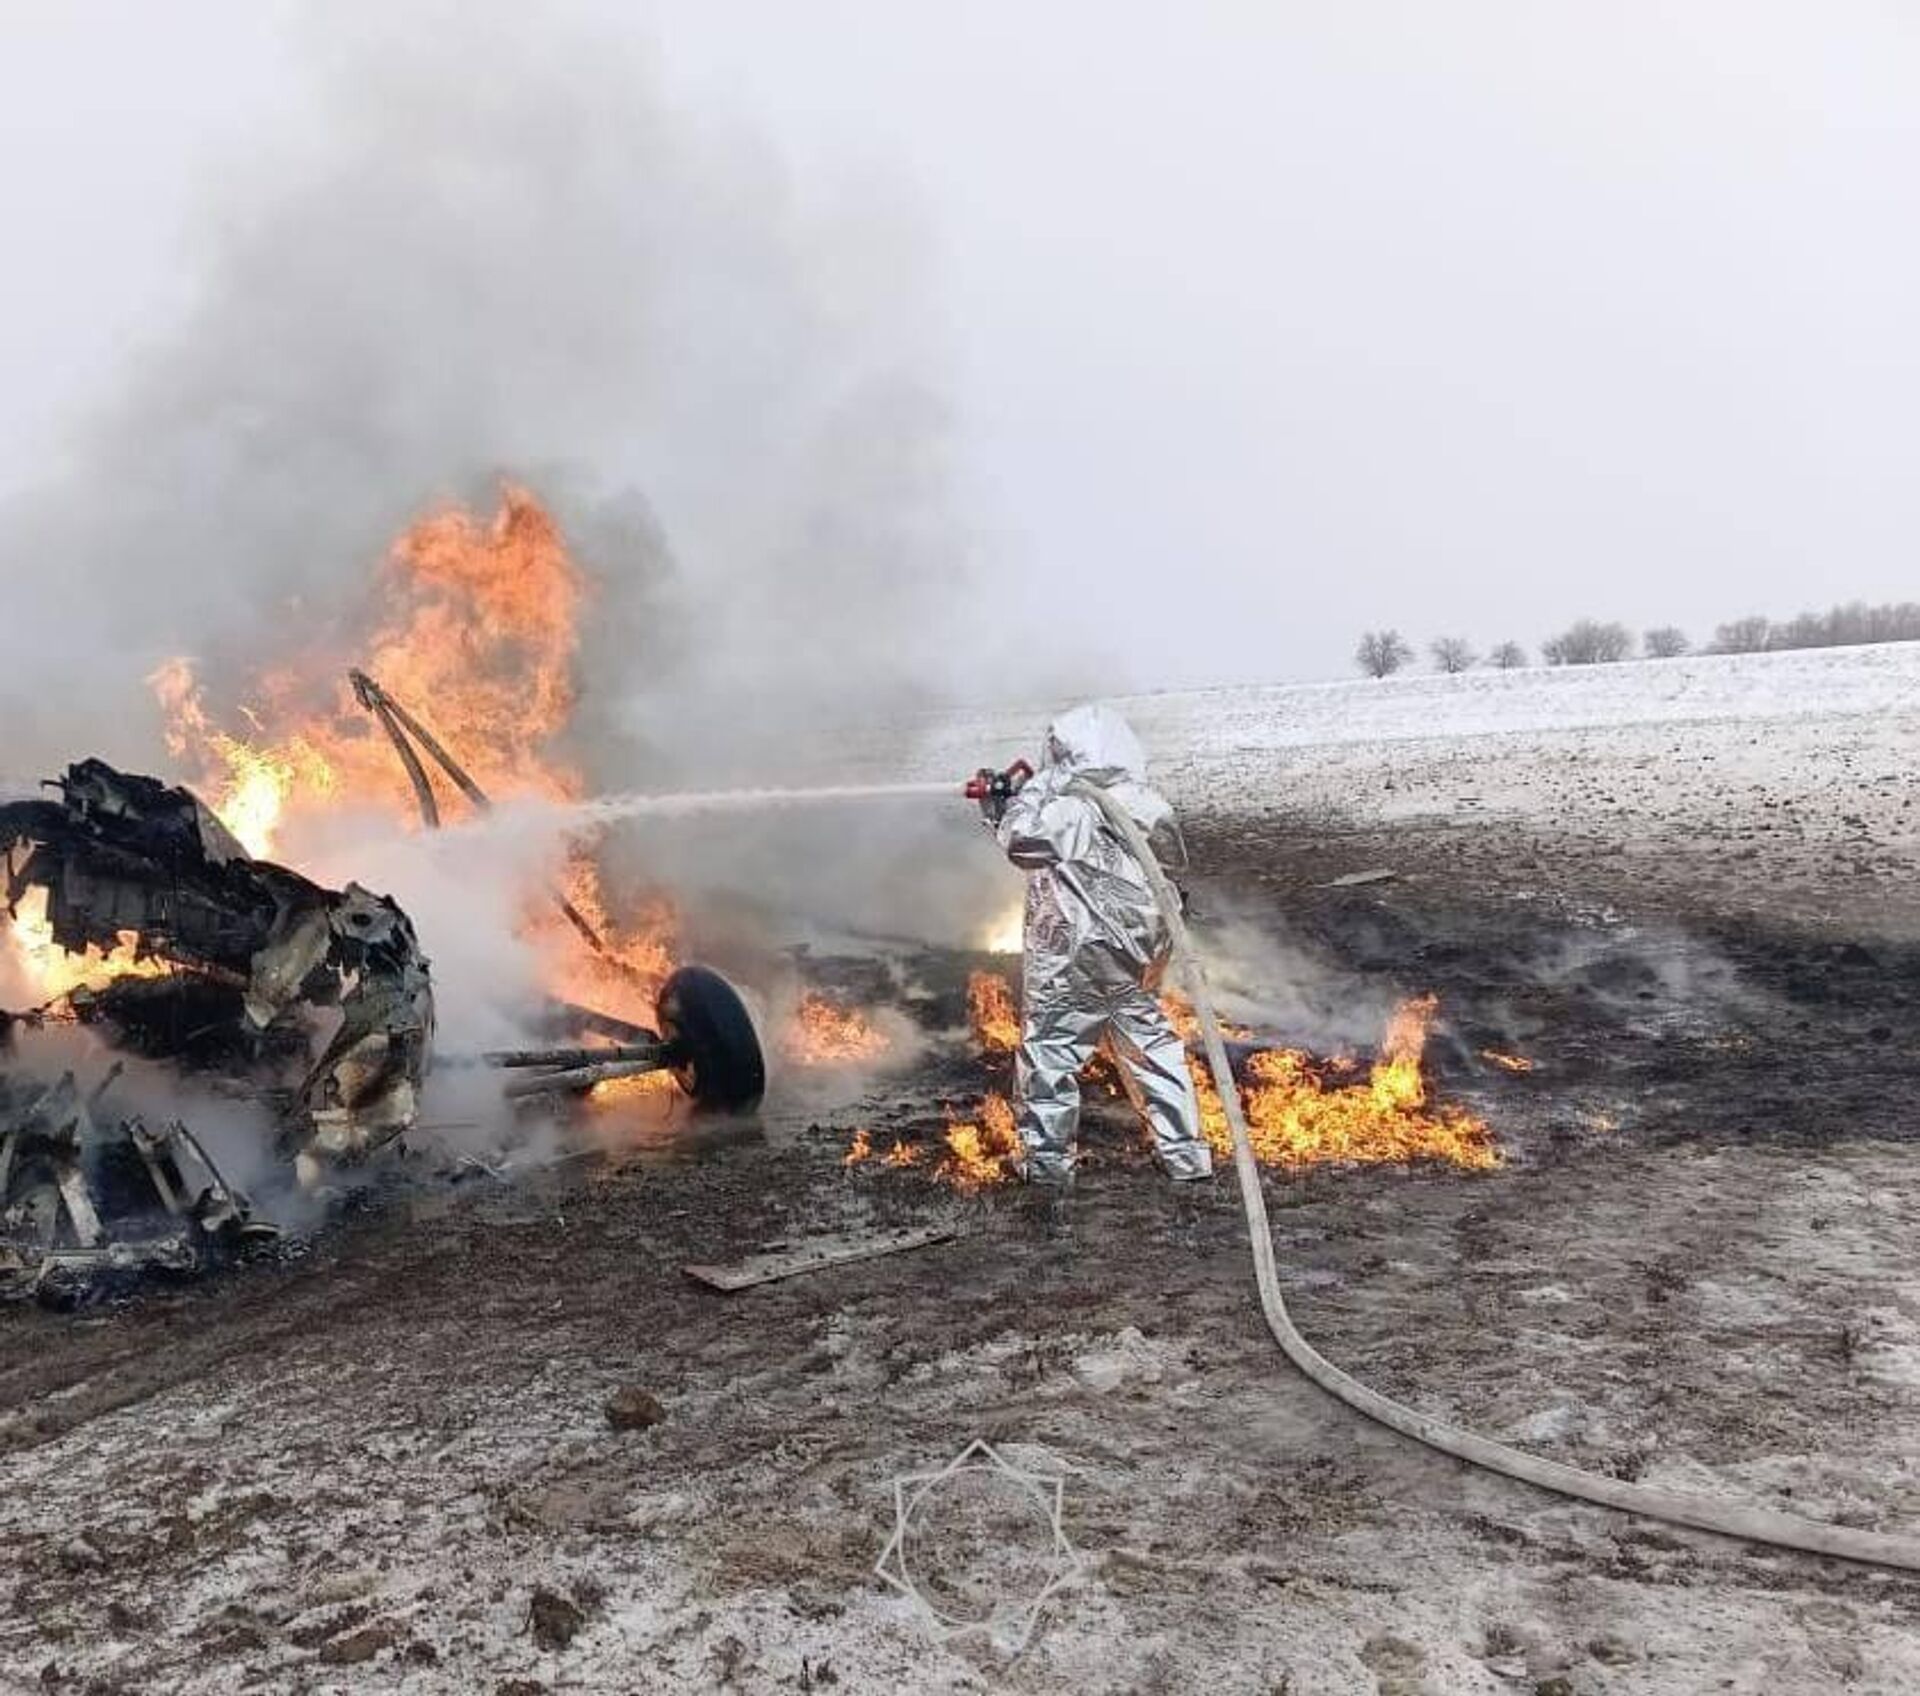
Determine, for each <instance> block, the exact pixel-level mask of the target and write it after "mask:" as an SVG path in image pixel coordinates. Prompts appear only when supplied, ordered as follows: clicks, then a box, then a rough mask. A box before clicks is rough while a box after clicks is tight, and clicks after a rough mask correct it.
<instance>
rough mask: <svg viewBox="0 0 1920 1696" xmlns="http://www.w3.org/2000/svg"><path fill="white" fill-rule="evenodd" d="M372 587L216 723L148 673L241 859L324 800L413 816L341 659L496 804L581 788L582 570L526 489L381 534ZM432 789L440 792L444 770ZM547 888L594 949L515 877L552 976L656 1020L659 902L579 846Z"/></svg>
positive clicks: (183, 759) (193, 687) (24, 940)
mask: <svg viewBox="0 0 1920 1696" xmlns="http://www.w3.org/2000/svg"><path fill="white" fill-rule="evenodd" d="M373 588H374V594H373V599H372V604H373V605H374V607H375V608H376V609H377V611H376V612H375V614H374V615H373V616H372V617H371V618H370V619H367V620H363V621H362V625H361V628H360V629H359V631H358V632H356V633H355V634H354V635H353V636H352V637H351V638H350V639H349V640H346V641H344V642H331V641H328V640H325V639H313V638H306V637H305V636H304V633H303V636H302V637H300V638H296V639H295V640H294V641H292V642H290V645H289V653H288V654H287V655H285V656H282V657H280V658H278V659H277V660H276V661H275V662H274V663H272V664H270V665H267V666H264V667H262V668H261V669H260V670H259V671H257V672H256V673H255V674H254V675H253V676H252V677H251V678H250V679H248V680H247V683H246V686H245V690H244V698H243V699H242V700H241V702H240V703H239V704H238V705H237V706H236V707H235V708H233V709H232V711H231V715H230V717H229V719H228V720H227V721H226V722H221V721H220V720H219V719H218V718H217V717H216V715H215V712H214V711H213V709H212V708H211V707H210V706H209V704H208V698H207V690H206V688H205V686H204V683H203V680H202V679H201V678H200V676H199V675H198V674H197V673H196V670H195V668H194V666H193V665H192V663H191V662H189V661H187V660H184V659H177V660H170V661H168V662H167V663H166V664H165V665H163V666H161V667H160V668H159V669H158V670H157V671H156V672H155V673H154V674H153V676H152V678H151V679H150V682H151V685H152V688H153V690H154V693H155V696H156V698H157V699H158V701H159V704H160V708H161V711H162V713H163V715H164V720H165V731H166V738H167V743H168V746H169V748H170V750H171V751H172V753H173V755H174V757H175V758H176V759H177V760H178V761H179V762H180V763H181V765H182V766H183V767H184V768H185V770H186V772H187V782H188V784H189V786H190V787H191V788H193V789H194V791H195V792H196V793H197V794H199V795H201V796H202V797H203V798H204V799H205V800H206V801H207V803H208V805H209V806H211V807H212V808H213V810H214V812H215V813H216V814H218V815H219V817H220V819H221V821H222V822H223V823H224V824H225V825H226V826H227V827H228V829H229V830H231V831H232V832H233V833H234V835H235V837H236V838H237V839H238V840H239V841H240V843H241V845H242V846H243V847H244V848H246V850H247V851H248V852H249V853H250V854H254V855H256V856H259V857H271V856H272V855H273V854H274V853H276V852H284V851H286V847H285V845H286V843H287V841H288V838H289V837H290V836H297V834H298V831H299V828H300V826H301V824H302V822H303V821H306V820H310V819H311V818H313V817H315V816H317V815H319V814H322V813H324V812H326V811H327V810H329V809H333V808H338V807H344V806H357V807H364V806H372V807H376V808H380V809H383V810H387V811H390V812H391V813H393V814H394V815H395V816H397V817H399V818H402V819H405V820H407V821H409V822H410V823H412V822H417V821H418V819H419V812H418V803H417V801H416V798H415V795H414V792H413V789H412V786H411V783H410V781H409V779H408V777H407V774H406V771H405V769H404V767H403V766H402V764H401V762H400V760H399V759H398V757H397V756H396V754H395V751H394V749H393V747H392V745H391V744H390V743H389V742H388V740H387V738H386V737H385V736H384V735H383V734H382V733H381V731H380V730H379V728H378V726H376V725H375V724H374V723H373V721H372V720H371V719H370V718H369V716H368V714H367V711H366V709H365V708H364V707H362V706H361V704H360V703H359V702H358V701H357V700H356V699H355V697H354V694H353V690H352V687H351V685H350V684H349V682H348V681H347V678H346V672H347V669H348V667H349V666H350V665H358V666H361V667H363V668H364V669H365V670H366V671H367V672H369V673H370V674H371V675H372V676H373V677H374V678H376V679H377V680H378V681H379V682H380V683H381V684H382V685H383V686H384V687H385V688H386V689H387V690H389V691H390V692H391V693H392V695H393V696H394V697H395V698H396V699H397V700H399V701H400V702H402V703H404V705H405V706H406V707H407V708H408V709H409V710H410V711H411V712H412V713H413V715H414V716H415V717H416V718H417V719H419V720H420V721H421V722H422V723H423V724H425V725H426V726H427V728H428V729H429V730H430V731H431V732H432V734H433V735H434V737H435V738H437V739H438V740H439V741H440V742H441V743H442V744H444V745H445V747H446V748H447V749H448V751H449V752H451V753H452V754H454V756H455V757H456V758H457V759H458V760H459V762H460V763H461V765H462V766H464V767H465V768H466V770H467V771H468V773H469V774H470V775H471V777H472V778H473V779H474V780H475V782H477V783H478V785H479V786H480V787H481V788H482V789H483V790H484V791H485V792H486V793H487V794H488V795H489V796H490V797H491V798H492V799H494V800H509V799H513V798H517V797H539V798H544V799H550V800H570V799H575V798H578V797H579V796H581V795H582V794H583V793H584V792H585V781H584V778H583V775H582V773H581V771H580V770H579V768H578V766H577V765H576V764H575V763H574V761H573V760H572V759H571V758H570V757H569V755H568V753H567V751H566V746H565V743H566V733H567V731H568V728H569V724H570V721H571V718H572V713H573V708H574V704H575V684H574V661H575V659H576V657H577V653H578V648H579V622H580V617H581V613H582V611H583V609H584V607H585V605H586V602H587V595H588V585H587V582H586V579H585V577H584V576H583V575H582V573H581V571H580V569H579V568H578V566H576V565H575V563H574V561H573V559H572V558H571V556H570V555H569V553H568V551H567V548H566V543H565V540H564V538H563V537H562V535H561V532H560V529H559V526H558V525H557V524H556V523H555V521H554V520H553V518H552V517H551V516H550V515H549V514H548V513H547V511H546V509H545V508H544V507H542V506H541V505H540V503H539V502H538V501H537V500H536V499H535V498H534V497H533V496H532V495H531V494H529V493H528V492H526V491H525V490H523V489H518V488H512V487H509V488H507V489H505V490H503V491H502V495H501V501H500V506H499V509H498V511H497V512H495V513H494V514H493V516H492V517H491V518H483V517H480V516H477V515H475V514H473V513H469V512H465V511H461V510H458V509H448V510H445V511H442V512H438V513H436V514H434V515H432V516H430V517H427V518H424V519H422V520H420V521H419V522H418V523H416V524H414V525H413V526H412V527H411V528H409V529H408V530H407V531H406V532H405V533H404V534H403V535H402V536H401V537H400V538H399V540H398V541H397V542H395V544H394V545H393V547H392V549H391V550H390V551H389V553H388V556H387V558H386V560H385V561H384V562H383V563H382V565H381V568H380V570H379V573H378V577H377V580H376V582H375V584H374V585H373ZM441 795H442V801H443V805H445V804H447V803H449V802H450V801H451V785H445V786H442V789H441ZM462 804H464V803H462ZM555 886H556V888H557V890H558V892H559V893H561V894H563V895H564V896H565V897H566V898H567V900H568V901H569V902H570V903H571V904H572V906H573V908H574V909H575V911H576V912H577V913H578V914H579V915H580V916H581V917H582V918H583V919H584V920H585V921H586V923H587V924H588V925H589V926H590V927H591V928H592V929H593V930H595V931H596V932H597V933H598V936H599V938H600V939H601V941H602V942H603V944H604V946H603V947H602V948H601V949H599V950H596V949H594V948H592V947H591V946H589V944H588V942H587V940H586V938H585V937H584V936H583V935H582V934H581V932H580V930H579V928H578V927H577V926H576V925H575V924H574V923H572V922H571V921H570V920H569V919H567V918H566V917H565V916H563V915H562V914H561V913H560V911H559V910H558V907H557V904H556V903H555V902H554V900H553V899H552V895H553V891H552V890H545V889H532V890H529V891H528V900H527V909H526V925H525V934H526V936H527V937H528V939H529V940H530V941H531V942H532V943H533V945H534V946H535V947H536V948H537V950H538V952H539V955H540V958H541V965H542V976H543V979H544V980H545V982H546V984H547V986H548V988H549V989H550V990H551V991H552V993H554V994H555V995H557V996H559V997H561V998H562V999H565V1000H568V1001H573V1002H579V1003H587V1004H591V1005H592V1006H594V1007H596V1008H598V1009H599V1010H601V1011H603V1012H607V1013H612V1014H614V1015H616V1016H619V1017H623V1018H628V1019H631V1020H633V1021H634V1022H636V1023H642V1024H650V1023H651V1021H652V1014H653V999H654V994H655V992H656V990H657V989H658V986H659V985H660V983H661V982H662V981H663V980H664V979H665V977H666V975H667V973H668V972H669V971H671V969H672V967H673V963H674V950H673V935H672V932H673V924H672V914H671V912H670V911H669V910H668V909H667V908H666V907H665V906H664V905H663V904H655V905H653V906H651V907H648V908H645V909H643V910H641V911H639V912H636V913H622V914H621V915H619V916H618V917H616V916H615V915H614V914H613V913H611V912H610V911H609V906H608V902H607V900H606V898H605V894H604V891H603V889H602V886H601V881H600V874H599V868H598V865H597V862H596V860H595V858H594V856H593V854H592V851H591V847H590V846H589V845H586V844H576V845H575V847H574V848H573V849H572V850H571V852H570V854H569V856H568V858H567V860H566V862H565V864H564V865H562V866H561V867H559V868H557V869H556V872H555ZM11 928H12V938H11V940H12V945H13V951H14V954H15V956H16V959H17V960H19V961H21V962H22V963H23V964H25V965H26V966H27V968H28V976H29V980H30V981H32V982H35V983H37V984H38V985H39V986H40V987H41V988H42V989H43V990H44V991H45V992H46V994H47V995H49V996H53V995H57V994H59V993H61V990H62V988H63V987H70V985H65V984H64V979H65V977H66V975H67V968H64V967H62V968H58V969H55V968H53V966H52V963H51V962H50V961H49V960H47V959H46V958H45V951H44V950H41V951H39V952H37V953H33V952H29V950H30V949H31V944H32V941H33V935H32V932H31V931H30V930H26V931H23V928H22V926H21V924H20V922H19V921H18V920H16V921H15V923H14V925H13V926H12V927H11ZM53 952H54V953H55V954H57V953H58V951H57V950H54V951H53ZM127 963H129V962H123V961H121V960H120V959H119V958H118V954H117V953H116V956H115V957H113V958H111V959H109V960H107V961H100V962H92V963H91V970H92V971H93V973H94V974H95V975H100V974H102V973H104V974H105V975H108V976H111V975H113V971H114V969H116V968H120V969H123V968H124V966H125V965H126V964H127ZM610 1093H611V1092H610Z"/></svg>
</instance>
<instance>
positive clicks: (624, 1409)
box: [607, 1384, 667, 1431]
mask: <svg viewBox="0 0 1920 1696" xmlns="http://www.w3.org/2000/svg"><path fill="white" fill-rule="evenodd" d="M666 1417H667V1410H666V1409H665V1408H664V1407H662V1406H661V1405H660V1398H659V1397H658V1396H654V1395H649V1394H648V1393H647V1392H646V1391H645V1390H643V1389H641V1388H640V1387H639V1386H638V1385H637V1384H623V1385H621V1386H620V1388H619V1389H617V1390H615V1391H614V1392H613V1394H612V1396H610V1397H609V1398H608V1400H607V1423H608V1424H609V1425H611V1426H612V1427H613V1428H614V1430H616V1431H645V1430H646V1429H648V1427H650V1426H654V1425H658V1424H659V1423H660V1421H661V1420H663V1419H665V1418H666Z"/></svg>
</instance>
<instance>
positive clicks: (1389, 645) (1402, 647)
mask: <svg viewBox="0 0 1920 1696" xmlns="http://www.w3.org/2000/svg"><path fill="white" fill-rule="evenodd" d="M1353 657H1354V659H1355V660H1356V661H1357V662H1358V663H1359V666H1360V669H1361V670H1362V671H1364V672H1365V673H1366V674H1367V675H1368V676H1369V677H1391V676H1392V675H1393V674H1394V673H1395V672H1396V671H1398V670H1399V669H1400V668H1401V667H1402V666H1403V665H1405V664H1406V663H1407V661H1408V660H1410V659H1412V658H1413V649H1412V648H1410V647H1408V646H1407V640H1406V638H1405V637H1404V636H1402V635H1401V634H1400V632H1399V631H1397V630H1369V631H1368V632H1367V633H1366V634H1365V635H1364V636H1362V637H1361V638H1360V646H1359V647H1358V648H1356V649H1355V650H1354V655H1353Z"/></svg>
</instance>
